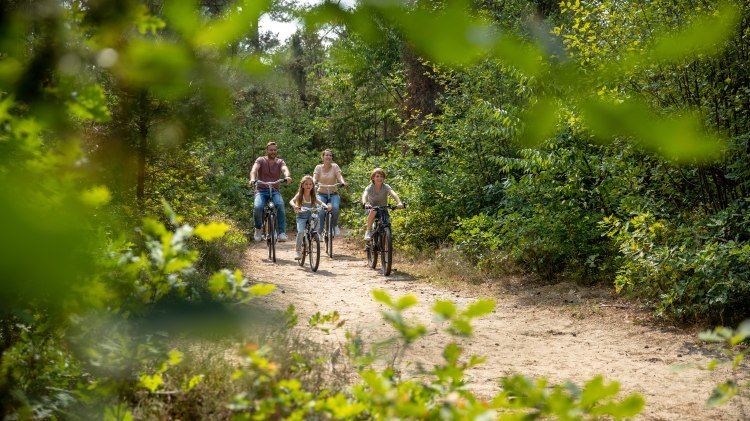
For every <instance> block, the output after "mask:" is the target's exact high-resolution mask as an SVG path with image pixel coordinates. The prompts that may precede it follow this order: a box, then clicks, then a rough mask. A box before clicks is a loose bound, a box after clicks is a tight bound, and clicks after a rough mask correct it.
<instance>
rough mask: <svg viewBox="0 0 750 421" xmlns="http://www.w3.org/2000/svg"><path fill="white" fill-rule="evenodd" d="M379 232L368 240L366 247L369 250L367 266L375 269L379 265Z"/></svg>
mask: <svg viewBox="0 0 750 421" xmlns="http://www.w3.org/2000/svg"><path fill="white" fill-rule="evenodd" d="M377 244H378V234H377V233H376V234H374V235H373V236H372V238H371V239H370V240H369V241H368V242H367V245H366V246H365V249H366V250H367V266H369V267H371V268H373V269H375V266H377V265H378V247H377Z"/></svg>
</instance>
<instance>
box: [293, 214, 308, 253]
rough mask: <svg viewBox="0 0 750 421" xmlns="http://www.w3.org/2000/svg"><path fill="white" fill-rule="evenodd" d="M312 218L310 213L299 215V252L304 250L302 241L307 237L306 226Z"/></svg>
mask: <svg viewBox="0 0 750 421" xmlns="http://www.w3.org/2000/svg"><path fill="white" fill-rule="evenodd" d="M310 216H311V213H310V211H307V212H300V213H298V214H297V245H296V247H297V251H300V250H302V239H303V238H304V237H305V225H306V224H307V220H308V219H310Z"/></svg>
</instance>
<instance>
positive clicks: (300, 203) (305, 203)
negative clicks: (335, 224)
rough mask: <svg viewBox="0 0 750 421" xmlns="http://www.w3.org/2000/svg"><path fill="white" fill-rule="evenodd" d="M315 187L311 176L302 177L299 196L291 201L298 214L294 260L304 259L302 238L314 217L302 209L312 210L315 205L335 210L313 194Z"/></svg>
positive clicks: (295, 196)
mask: <svg viewBox="0 0 750 421" xmlns="http://www.w3.org/2000/svg"><path fill="white" fill-rule="evenodd" d="M314 185H315V184H314V183H313V178H312V177H311V176H309V175H306V176H304V177H302V180H300V182H299V190H298V191H297V194H295V195H294V197H293V198H292V200H290V201H289V204H290V205H291V206H292V209H294V212H295V213H296V214H297V245H296V248H295V254H294V260H299V259H301V258H302V255H301V253H300V252H301V251H302V238H303V236H304V235H305V224H307V221H308V219H310V216H312V213H311V212H310V211H309V210H304V211H303V210H302V209H303V208H307V209H311V208H312V207H313V205H317V206H323V207H325V208H326V209H328V211H330V210H331V209H332V208H333V206H332V205H331V204H330V203H329V204H325V203H323V202H322V201H321V200H320V199H319V198H318V197H317V196H316V195H315V193H314V192H313V187H314Z"/></svg>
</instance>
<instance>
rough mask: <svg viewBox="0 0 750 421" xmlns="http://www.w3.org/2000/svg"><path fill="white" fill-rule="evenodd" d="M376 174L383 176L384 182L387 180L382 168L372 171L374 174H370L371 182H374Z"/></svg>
mask: <svg viewBox="0 0 750 421" xmlns="http://www.w3.org/2000/svg"><path fill="white" fill-rule="evenodd" d="M375 174H380V175H382V176H383V179H384V180H385V178H386V177H385V171H383V169H382V168H375V169H374V170H372V172H371V173H370V180H373V179H374V178H375Z"/></svg>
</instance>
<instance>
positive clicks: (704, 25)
mask: <svg viewBox="0 0 750 421" xmlns="http://www.w3.org/2000/svg"><path fill="white" fill-rule="evenodd" d="M740 17H741V16H740V13H739V11H738V10H737V7H736V6H734V5H732V4H731V3H728V2H722V3H721V4H720V5H719V7H718V9H717V11H715V12H714V11H707V12H705V13H703V14H702V15H699V16H697V17H696V18H695V19H694V20H693V21H692V22H690V23H689V24H688V25H687V26H686V27H685V28H683V29H681V30H679V31H677V32H676V33H673V34H668V35H665V36H662V37H659V38H658V39H657V40H656V42H655V43H654V46H653V48H652V50H651V51H650V54H648V55H647V57H648V60H649V61H650V62H654V61H656V62H672V61H675V60H679V59H682V58H685V57H688V56H690V55H694V54H718V53H719V52H720V51H721V50H722V49H721V48H719V47H721V44H722V43H724V42H725V41H726V40H727V38H728V37H729V35H730V34H731V33H732V31H734V30H735V29H736V27H737V23H738V22H739V20H740Z"/></svg>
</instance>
